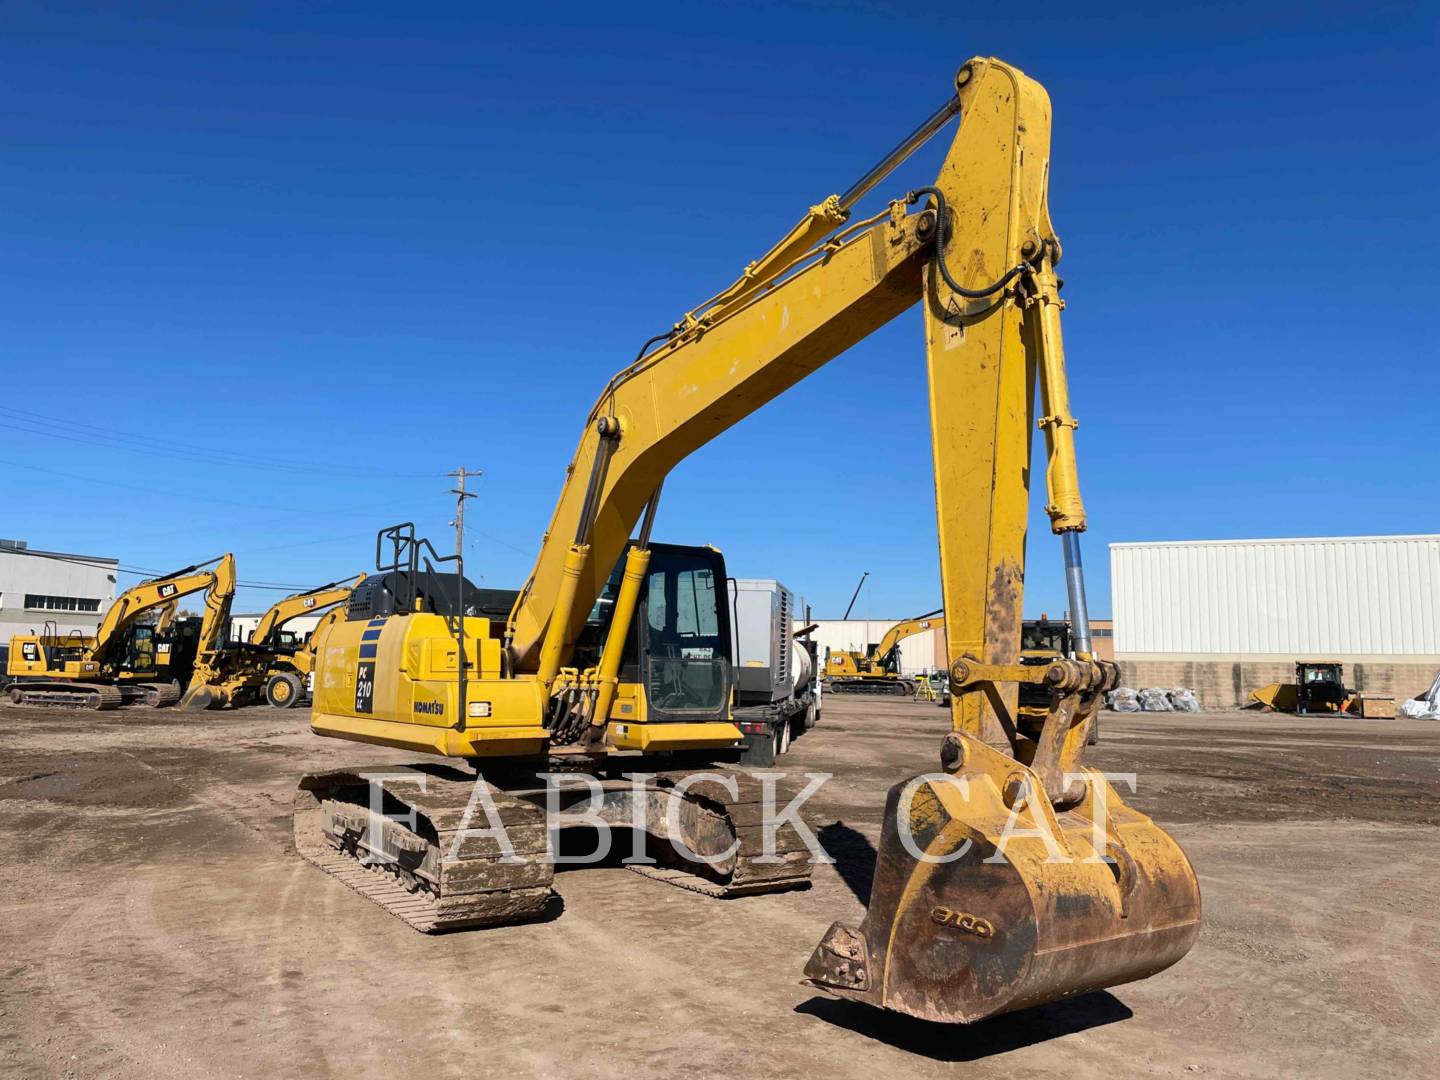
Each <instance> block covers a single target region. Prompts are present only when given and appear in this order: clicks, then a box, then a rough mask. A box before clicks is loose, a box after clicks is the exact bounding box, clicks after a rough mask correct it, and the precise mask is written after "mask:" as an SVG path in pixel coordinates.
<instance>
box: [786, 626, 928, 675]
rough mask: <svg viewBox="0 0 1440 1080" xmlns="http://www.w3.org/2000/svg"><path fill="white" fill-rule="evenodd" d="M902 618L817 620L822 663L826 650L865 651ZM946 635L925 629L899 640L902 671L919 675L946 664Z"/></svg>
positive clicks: (816, 636) (817, 638) (878, 641)
mask: <svg viewBox="0 0 1440 1080" xmlns="http://www.w3.org/2000/svg"><path fill="white" fill-rule="evenodd" d="M899 621H900V620H899V619H845V620H842V619H817V620H816V625H815V635H814V636H815V641H816V643H817V644H818V645H819V646H820V663H821V665H822V666H823V665H824V663H825V650H826V649H827V648H830V649H845V650H848V651H851V652H864V651H865V649H866V648H867V647H868V646H870V645H872V644H876V645H878V644H879V643H880V639H881V638H883V637H884V636H885V634H886V632H887V631H888V630H889V629H890V628H891V627H892V626H894V625H895V624H896V623H897V622H899ZM944 640H945V639H944V638H943V637H941V636H940V634H939V633H938V632H937V631H935V630H925V631H923V632H921V633H919V634H916V635H915V636H914V637H908V638H906V639H905V640H904V641H902V642H901V643H900V671H901V673H903V674H905V675H919V674H922V673H926V672H929V671H931V670H933V669H935V668H937V667H938V668H943V667H944V666H945V649H944Z"/></svg>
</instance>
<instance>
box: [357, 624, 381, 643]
mask: <svg viewBox="0 0 1440 1080" xmlns="http://www.w3.org/2000/svg"><path fill="white" fill-rule="evenodd" d="M360 640H361V641H379V640H380V627H378V626H372V627H371V628H370V629H369V630H366V631H365V632H364V633H363V634H361V635H360Z"/></svg>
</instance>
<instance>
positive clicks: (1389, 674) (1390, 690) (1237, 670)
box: [1117, 656, 1440, 709]
mask: <svg viewBox="0 0 1440 1080" xmlns="http://www.w3.org/2000/svg"><path fill="white" fill-rule="evenodd" d="M1317 659H1338V660H1340V661H1341V662H1342V663H1344V664H1345V685H1346V686H1349V687H1352V688H1353V689H1355V690H1358V691H1360V692H1362V693H1366V694H1378V695H1380V696H1382V697H1393V698H1394V699H1395V704H1396V705H1399V704H1400V703H1401V702H1402V701H1404V700H1405V699H1407V698H1412V697H1415V696H1417V695H1419V694H1423V693H1424V692H1425V691H1426V690H1428V689H1430V684H1431V682H1432V681H1433V680H1434V678H1435V672H1436V670H1437V669H1440V658H1434V659H1426V660H1424V661H1422V662H1419V663H1414V662H1409V661H1408V659H1407V661H1404V662H1399V661H1389V660H1384V659H1381V660H1357V661H1354V662H1349V661H1346V660H1345V659H1344V658H1343V657H1334V658H1331V657H1317ZM1117 662H1118V663H1119V665H1120V685H1121V686H1129V687H1133V688H1134V689H1136V690H1139V689H1141V688H1143V687H1147V686H1159V687H1165V688H1167V689H1168V688H1170V687H1179V686H1185V687H1189V688H1190V689H1191V690H1194V691H1195V695H1196V697H1198V698H1199V700H1200V705H1201V706H1202V707H1203V708H1206V709H1240V708H1244V707H1245V705H1246V703H1247V702H1248V701H1249V700H1250V691H1251V690H1256V689H1259V688H1260V687H1262V686H1265V685H1266V684H1267V683H1275V682H1293V681H1294V679H1295V662H1294V661H1293V660H1292V661H1280V660H1234V661H1230V660H1186V659H1178V658H1177V659H1174V660H1153V659H1147V660H1128V659H1126V658H1125V657H1123V656H1122V657H1120V658H1119V659H1118V661H1117Z"/></svg>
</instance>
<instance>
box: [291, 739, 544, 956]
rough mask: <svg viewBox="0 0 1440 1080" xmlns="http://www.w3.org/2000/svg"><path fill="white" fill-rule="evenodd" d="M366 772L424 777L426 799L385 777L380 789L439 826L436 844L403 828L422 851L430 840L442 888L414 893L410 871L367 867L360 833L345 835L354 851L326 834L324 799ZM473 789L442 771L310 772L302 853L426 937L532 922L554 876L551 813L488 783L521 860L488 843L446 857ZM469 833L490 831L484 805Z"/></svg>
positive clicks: (362, 809)
mask: <svg viewBox="0 0 1440 1080" xmlns="http://www.w3.org/2000/svg"><path fill="white" fill-rule="evenodd" d="M361 772H364V773H388V774H403V773H411V774H413V775H416V776H420V775H423V776H424V777H425V785H426V790H425V791H424V792H423V793H421V792H420V791H419V790H418V786H417V785H416V784H415V783H412V782H406V781H399V782H396V781H391V780H386V781H383V784H384V788H385V790H386V792H387V794H389V795H391V796H393V797H394V798H396V799H397V800H399V801H400V802H401V803H402V804H404V805H405V807H406V808H407V809H413V810H414V811H415V812H416V814H417V815H418V816H419V818H420V819H422V820H424V821H425V822H426V823H427V824H429V825H431V826H433V828H434V832H435V835H436V837H437V839H435V840H429V839H425V840H422V839H421V837H420V836H417V835H416V834H415V833H413V832H411V831H410V830H409V829H397V830H396V831H398V832H402V833H404V834H405V837H406V838H407V840H408V841H409V842H412V843H414V844H416V845H417V846H419V845H422V844H423V845H424V847H425V849H426V850H427V852H428V853H431V854H434V855H435V856H436V857H435V859H434V860H433V865H436V866H438V867H439V874H440V876H439V881H438V882H433V881H432V882H429V884H430V885H431V886H432V887H434V889H435V890H437V891H432V889H431V888H421V889H419V890H413V889H412V888H411V887H407V885H413V884H414V879H413V878H410V879H409V880H408V881H407V877H408V875H406V874H404V873H397V872H396V871H394V869H393V867H387V865H386V864H385V863H371V864H370V865H366V864H365V863H362V862H361V861H360V859H359V854H360V852H359V851H358V850H357V849H356V847H355V846H353V837H354V834H353V833H349V834H347V835H349V836H350V837H351V839H352V844H350V845H347V844H345V843H344V842H343V841H342V840H339V839H337V838H336V837H335V836H334V835H332V834H328V833H327V832H326V831H325V827H324V821H325V817H326V812H325V808H324V806H322V802H321V799H322V797H327V796H332V795H334V794H336V792H335V789H336V788H340V787H348V786H352V785H355V784H365V783H366V781H365V780H363V779H362V778H361V777H360V776H359V775H358V774H359V773H361ZM475 783H476V780H475V779H474V778H473V777H468V776H465V775H464V774H461V773H457V772H455V771H454V770H451V769H446V768H444V767H432V768H426V767H420V768H416V767H413V766H405V765H399V766H369V767H366V768H364V769H345V770H335V771H332V772H326V773H316V774H312V775H310V776H307V777H305V778H304V779H303V780H302V781H301V787H300V790H299V791H298V792H297V793H296V797H295V849H296V850H297V851H298V852H299V853H300V854H301V855H302V856H303V857H304V858H305V859H306V860H307V861H308V862H310V863H311V864H313V865H315V866H317V867H319V868H320V869H321V870H324V871H325V872H326V873H328V874H331V875H333V876H334V877H336V878H338V879H339V880H340V881H341V882H342V883H343V884H345V885H347V886H348V887H350V888H351V889H354V890H355V891H356V892H358V893H359V894H360V895H361V896H363V897H365V898H366V899H367V900H370V901H372V902H374V903H376V904H378V905H380V906H381V907H382V908H384V909H385V910H386V911H388V912H390V914H392V915H394V916H396V917H397V918H399V919H402V920H404V922H405V923H406V924H408V925H409V926H411V927H413V928H414V929H416V930H419V931H421V932H422V933H427V934H429V933H436V932H438V931H442V930H456V929H461V928H463V927H473V926H495V925H498V924H500V923H510V922H521V921H524V920H526V919H531V918H534V917H535V916H537V915H539V914H540V913H541V912H542V911H543V910H544V908H545V906H546V904H547V903H548V901H549V899H550V896H551V890H550V883H551V880H552V879H553V877H554V870H555V868H554V866H553V864H552V863H550V862H549V861H548V853H549V841H548V832H547V830H546V827H545V815H544V812H543V811H541V810H540V809H539V808H538V807H534V806H531V805H530V804H529V803H525V802H522V801H520V800H518V799H514V798H511V797H510V796H507V795H506V794H505V793H504V792H502V791H500V790H499V789H497V788H495V787H493V786H491V787H489V792H490V797H491V799H492V800H493V802H494V805H495V808H496V810H497V811H498V813H499V815H500V818H501V820H502V821H503V822H504V824H505V827H506V829H507V832H508V833H509V835H510V838H511V843H512V845H513V846H514V852H515V854H516V855H517V856H518V857H519V858H520V859H521V861H520V862H517V863H504V862H501V853H500V851H499V850H498V847H497V846H496V845H495V842H494V841H493V839H491V838H488V837H469V838H466V839H464V840H463V841H462V843H461V845H460V848H459V857H458V858H456V859H445V858H441V857H440V855H441V853H449V852H450V851H451V847H452V843H453V841H454V839H455V836H456V834H457V833H458V832H459V831H460V827H461V825H462V824H465V821H464V815H465V810H466V807H467V806H468V805H469V802H470V797H471V793H472V792H473V790H474V784H475ZM336 804H337V806H338V808H339V812H340V814H341V815H342V816H344V815H346V813H347V812H348V813H349V815H350V816H352V817H354V816H356V815H357V814H360V815H367V816H368V806H362V805H360V804H356V803H353V802H349V801H348V800H336ZM388 827H390V826H387V828H388ZM469 827H470V828H472V829H483V828H485V827H486V818H485V814H484V812H483V810H482V809H481V807H480V806H479V805H478V804H477V806H476V809H475V814H474V816H473V818H472V820H471V821H470V822H469ZM426 831H427V832H428V830H426Z"/></svg>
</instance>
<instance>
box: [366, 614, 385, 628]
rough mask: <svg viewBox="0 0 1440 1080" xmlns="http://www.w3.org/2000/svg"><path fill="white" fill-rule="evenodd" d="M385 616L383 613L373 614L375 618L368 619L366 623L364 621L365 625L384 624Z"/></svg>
mask: <svg viewBox="0 0 1440 1080" xmlns="http://www.w3.org/2000/svg"><path fill="white" fill-rule="evenodd" d="M385 618H386V617H385V616H384V615H377V616H375V618H373V619H371V620H370V621H369V622H368V623H366V624H365V625H366V626H384V625H385Z"/></svg>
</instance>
